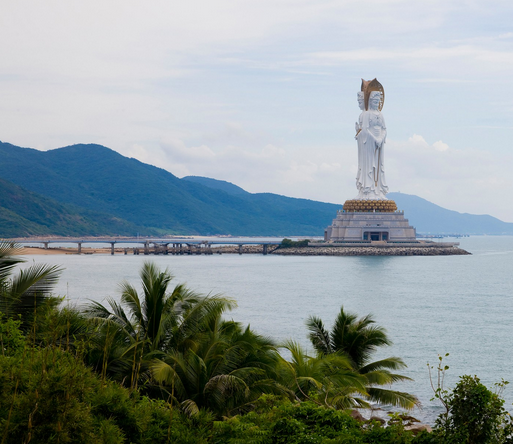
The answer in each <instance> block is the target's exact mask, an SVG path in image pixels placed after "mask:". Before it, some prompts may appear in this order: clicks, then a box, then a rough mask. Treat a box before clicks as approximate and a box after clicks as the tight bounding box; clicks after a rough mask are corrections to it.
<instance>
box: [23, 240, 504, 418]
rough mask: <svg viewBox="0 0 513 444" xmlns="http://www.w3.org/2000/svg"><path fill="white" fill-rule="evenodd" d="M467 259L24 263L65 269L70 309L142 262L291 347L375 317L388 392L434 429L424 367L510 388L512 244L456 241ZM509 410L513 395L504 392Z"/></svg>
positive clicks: (111, 292)
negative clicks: (322, 329) (394, 375)
mask: <svg viewBox="0 0 513 444" xmlns="http://www.w3.org/2000/svg"><path fill="white" fill-rule="evenodd" d="M460 242H461V246H462V248H465V249H466V250H468V251H470V252H472V253H473V254H472V256H447V257H443V256H440V257H291V256H287V257H280V256H272V255H270V256H260V255H243V256H239V255H227V254H225V255H222V256H219V255H213V256H155V257H153V256H150V257H145V256H143V255H140V256H134V255H127V256H124V255H116V256H110V255H81V256H77V255H58V256H30V257H27V259H28V260H29V261H30V262H32V261H36V262H47V263H52V264H60V265H63V266H64V267H65V271H64V272H63V274H62V279H61V281H60V283H59V285H58V287H57V289H56V293H58V294H60V295H67V296H68V297H69V299H70V300H71V301H76V302H78V303H80V304H81V303H86V302H87V300H88V299H92V300H96V301H100V302H101V301H104V299H105V297H106V296H114V297H117V296H118V288H117V284H118V283H119V282H120V281H122V280H123V279H126V280H128V281H130V282H132V283H134V284H137V282H138V271H139V269H140V267H141V264H142V262H143V261H144V260H148V259H150V260H153V261H154V262H156V263H157V264H158V265H159V266H161V267H162V268H165V267H168V268H169V269H170V270H171V271H172V273H173V274H174V276H175V279H176V282H177V283H182V282H186V283H187V284H188V286H189V287H190V288H191V289H194V290H197V291H200V292H203V293H222V294H223V295H225V296H228V297H231V298H234V299H236V300H237V303H238V308H237V309H235V310H234V311H233V312H231V313H229V314H228V315H227V316H228V317H233V319H235V320H237V321H240V322H242V323H244V324H248V323H249V324H251V326H252V328H254V329H255V330H256V331H258V332H260V333H262V334H266V335H269V336H271V337H273V338H275V339H276V340H283V339H288V338H292V339H295V340H297V341H299V342H300V343H302V344H303V345H304V346H305V347H307V348H309V350H310V351H311V347H308V346H309V343H308V339H307V332H306V328H305V326H304V322H305V319H306V318H307V317H308V316H309V315H316V316H320V317H321V318H322V319H323V320H324V322H325V324H326V325H328V326H331V322H332V321H333V319H334V318H335V316H336V314H337V312H338V311H339V310H340V307H341V305H343V306H344V307H345V308H346V309H347V310H350V311H353V312H357V313H358V314H359V315H362V316H363V315H366V314H368V313H372V314H373V315H374V317H375V319H376V321H377V322H378V323H379V324H380V325H382V326H384V327H386V328H387V330H388V333H389V336H390V337H391V338H392V340H393V341H394V345H393V346H391V347H388V348H387V349H385V350H383V351H381V352H380V353H379V355H378V356H376V358H379V357H382V358H383V357H387V356H399V357H402V358H403V359H404V361H405V362H406V363H407V365H408V368H407V369H406V370H405V371H404V372H403V373H404V374H406V375H407V376H409V377H411V378H413V379H414V382H412V383H407V384H403V385H401V386H398V385H395V387H396V388H398V389H402V390H405V391H409V392H411V393H414V394H416V395H417V396H418V397H419V399H420V400H421V402H422V404H423V407H422V409H421V410H420V411H416V412H415V414H416V416H417V417H419V418H420V419H423V420H424V421H427V422H432V421H433V419H434V417H435V416H436V414H438V412H439V411H440V408H439V407H438V405H437V404H436V403H435V402H430V401H429V399H430V398H431V396H432V393H431V389H430V385H429V378H428V373H427V366H426V363H427V362H431V363H433V364H436V360H437V354H445V353H446V352H449V353H450V356H449V358H447V364H448V365H449V366H450V367H451V368H450V370H449V372H448V376H447V379H448V383H449V385H450V386H453V385H454V383H455V382H456V381H457V377H458V376H459V375H463V374H471V375H474V374H475V375H478V376H479V377H480V378H481V380H482V381H483V382H484V383H485V384H486V385H487V386H491V385H492V384H493V383H494V382H498V381H500V380H501V378H504V379H506V380H509V381H511V382H512V386H513V353H512V347H511V337H512V333H513V325H512V319H511V318H512V313H513V276H512V274H513V237H511V236H501V237H485V236H483V237H471V238H464V239H461V240H460ZM505 398H506V401H507V408H508V410H510V411H511V410H513V409H512V407H511V404H512V402H513V388H509V389H507V390H506V392H505Z"/></svg>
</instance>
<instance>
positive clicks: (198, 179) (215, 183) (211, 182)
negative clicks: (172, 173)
mask: <svg viewBox="0 0 513 444" xmlns="http://www.w3.org/2000/svg"><path fill="white" fill-rule="evenodd" d="M182 180H187V181H189V182H194V183H199V184H201V185H205V186H206V187H209V188H213V189H215V190H221V191H224V192H225V193H228V194H233V195H234V196H241V195H246V196H247V195H248V194H250V193H248V192H247V191H246V190H243V189H242V188H241V187H238V186H237V185H234V184H233V183H231V182H227V181H226V180H217V179H210V178H209V177H202V176H185V177H182Z"/></svg>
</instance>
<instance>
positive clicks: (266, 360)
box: [150, 314, 287, 417]
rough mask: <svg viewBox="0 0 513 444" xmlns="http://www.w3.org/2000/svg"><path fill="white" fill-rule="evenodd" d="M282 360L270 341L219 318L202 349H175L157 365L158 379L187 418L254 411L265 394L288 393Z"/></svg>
mask: <svg viewBox="0 0 513 444" xmlns="http://www.w3.org/2000/svg"><path fill="white" fill-rule="evenodd" d="M278 360H279V356H278V353H277V350H276V347H275V345H274V343H273V341H271V340H270V339H269V338H265V337H263V336H260V335H257V334H256V333H254V332H253V331H252V330H251V329H250V328H249V327H247V328H245V329H243V328H242V326H241V325H240V324H239V323H237V322H234V321H225V320H223V319H222V318H221V316H220V314H219V315H218V316H217V317H216V318H212V319H210V321H209V322H208V323H206V324H205V325H204V328H203V329H202V331H201V333H200V335H199V336H198V341H197V347H195V348H189V349H187V350H181V351H178V350H171V351H169V352H168V353H166V354H165V355H164V356H162V357H161V358H160V359H156V360H154V361H153V362H152V364H151V366H150V368H151V373H152V376H153V378H154V379H155V380H156V381H157V382H158V383H159V384H160V389H161V390H164V391H165V393H166V394H167V396H166V397H167V398H168V399H169V400H170V402H172V403H173V404H179V405H180V406H181V408H182V409H183V410H184V411H185V412H186V413H188V414H197V413H198V412H199V411H200V409H208V410H210V411H212V412H213V413H215V414H217V415H218V416H219V417H220V416H226V415H231V414H234V413H240V412H245V411H248V410H250V408H251V406H252V403H253V402H255V401H256V400H257V399H258V398H259V397H260V396H261V395H262V393H274V394H282V393H286V392H287V390H286V388H285V387H283V386H281V385H280V384H279V383H277V382H276V379H277V376H276V367H277V362H278Z"/></svg>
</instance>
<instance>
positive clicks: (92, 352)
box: [0, 244, 513, 444]
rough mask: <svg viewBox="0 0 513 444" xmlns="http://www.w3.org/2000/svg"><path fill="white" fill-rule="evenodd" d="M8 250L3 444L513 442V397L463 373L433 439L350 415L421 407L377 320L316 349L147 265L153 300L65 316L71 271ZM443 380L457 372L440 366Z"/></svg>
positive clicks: (342, 316) (311, 326) (0, 331)
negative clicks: (64, 275) (249, 321)
mask: <svg viewBox="0 0 513 444" xmlns="http://www.w3.org/2000/svg"><path fill="white" fill-rule="evenodd" d="M15 253H16V250H15V249H13V248H12V247H11V246H10V244H1V245H0V291H1V293H0V311H1V312H2V318H1V321H0V347H1V356H0V434H1V436H2V441H1V442H2V444H3V443H19V442H25V443H28V442H32V443H48V442H59V443H67V442H69V443H96V442H98V443H146V442H148V443H150V442H151V443H169V442H173V443H174V442H176V443H238V442H246V443H249V442H255V443H257V442H258V443H307V442H308V443H310V442H313V443H445V442H448V443H460V442H461V443H478V442H479V443H487V442H490V443H511V442H513V441H512V439H513V438H512V426H511V420H510V418H509V416H508V415H507V414H506V413H505V411H504V409H503V402H502V400H501V399H500V393H493V392H491V391H490V390H488V389H487V388H486V387H484V386H482V384H481V383H480V382H479V380H478V379H477V378H470V377H463V378H462V379H461V381H460V383H459V384H458V386H457V387H456V388H455V390H454V391H453V392H452V393H449V392H447V391H445V390H444V389H443V387H439V388H438V389H437V392H436V393H437V395H438V397H439V398H440V399H441V400H442V402H443V403H444V405H445V406H446V412H445V413H444V414H443V415H442V416H441V417H440V418H439V421H438V423H437V427H436V428H435V431H434V432H433V433H432V434H428V433H425V432H422V433H420V434H418V435H416V436H415V435H413V433H411V432H409V431H406V430H405V428H404V425H403V422H402V421H401V419H400V416H399V415H396V416H395V417H394V418H392V420H391V421H389V424H388V426H387V427H383V426H382V425H381V424H380V423H378V422H371V423H363V424H362V423H360V422H358V421H357V420H356V419H354V418H353V417H352V416H351V414H350V412H351V410H350V409H352V408H355V407H365V406H367V405H368V403H369V402H374V401H377V402H381V403H386V404H392V405H395V406H399V407H403V408H411V407H413V406H414V405H415V404H416V399H415V397H413V396H412V395H410V394H407V393H401V392H397V391H394V390H391V389H390V388H389V386H390V384H391V383H393V382H395V381H398V380H402V379H404V378H405V377H404V376H402V375H400V374H398V373H397V370H400V369H402V368H404V367H405V364H404V362H403V361H402V360H401V359H399V358H397V357H391V358H388V359H384V360H379V361H373V360H372V356H373V353H374V351H375V350H376V349H377V348H379V347H382V346H385V345H388V344H389V343H390V340H389V338H388V337H387V335H386V332H385V330H384V329H383V328H382V327H379V326H377V325H376V324H375V321H374V320H373V319H372V317H370V316H365V317H363V318H358V317H357V316H356V315H354V314H351V313H347V312H345V311H344V309H341V311H340V313H339V315H338V316H337V318H336V320H335V323H334V325H333V327H332V328H331V330H328V329H327V328H326V327H325V326H324V324H323V323H322V320H320V319H318V318H315V317H311V318H309V319H308V322H307V327H308V330H309V333H310V339H311V342H312V345H313V346H314V349H315V350H316V354H315V355H314V356H309V355H308V354H306V352H305V351H304V350H302V348H301V347H300V346H299V345H298V344H297V343H295V342H293V341H289V342H287V343H286V344H283V346H284V348H285V349H287V350H288V352H289V353H290V355H291V359H290V360H287V359H285V358H284V357H283V356H282V355H281V354H280V353H279V347H278V345H277V344H275V343H274V342H273V341H272V340H271V339H270V338H267V337H264V336H261V335H259V334H257V333H256V332H254V331H253V330H251V329H250V328H249V327H243V326H242V325H241V324H239V323H237V322H234V321H231V320H230V321H228V320H225V319H223V314H224V313H225V312H226V311H227V310H229V309H231V308H232V307H233V306H234V305H235V302H234V301H232V300H229V299H227V298H224V297H221V296H219V295H214V296H201V295H198V294H196V293H194V292H192V291H190V290H189V289H187V288H186V287H185V286H183V285H177V286H174V287H173V288H171V282H172V276H171V275H170V274H169V272H167V271H160V270H158V269H157V268H156V267H155V265H153V264H152V263H146V264H145V265H144V266H143V268H142V270H141V286H142V293H140V294H139V293H138V291H137V289H136V288H134V287H133V286H132V285H130V284H128V283H126V282H125V283H122V284H121V299H120V302H117V301H115V300H110V301H109V304H108V306H103V305H101V304H98V303H93V304H91V306H90V307H89V308H88V309H87V310H85V311H80V310H77V309H74V308H69V307H64V306H63V305H62V304H61V303H60V302H61V300H60V299H57V298H55V297H52V296H51V295H50V292H51V289H52V286H53V284H55V282H56V281H57V279H58V277H59V273H60V269H59V268H57V267H49V266H44V265H37V264H34V265H32V266H30V267H29V268H27V269H25V270H24V271H19V272H18V273H17V274H15V273H14V271H15V267H16V266H17V265H18V264H19V263H20V262H21V260H20V259H19V258H18V257H16V256H15ZM439 371H444V370H443V369H442V368H441V367H439Z"/></svg>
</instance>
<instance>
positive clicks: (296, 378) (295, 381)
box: [280, 341, 367, 408]
mask: <svg viewBox="0 0 513 444" xmlns="http://www.w3.org/2000/svg"><path fill="white" fill-rule="evenodd" d="M282 347H283V348H284V349H286V350H287V351H288V352H289V353H290V355H291V360H290V361H287V360H285V359H284V358H281V363H280V380H282V381H283V383H284V384H286V385H287V387H288V388H289V390H290V391H291V392H292V393H293V394H294V397H295V398H296V399H297V400H298V401H306V400H310V401H314V402H316V403H317V404H320V405H324V406H326V407H331V408H353V407H366V406H367V403H366V402H365V401H364V400H363V399H362V397H363V396H366V395H367V392H366V388H365V383H366V379H365V377H363V376H361V375H359V374H358V373H356V372H355V371H354V370H353V368H352V366H351V362H350V360H349V359H348V358H347V357H346V356H343V355H340V354H331V355H322V354H318V355H317V356H308V355H307V354H306V353H305V351H304V350H303V349H302V348H301V346H300V345H299V344H298V343H296V342H294V341H286V342H285V343H284V344H283V346H282Z"/></svg>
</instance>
